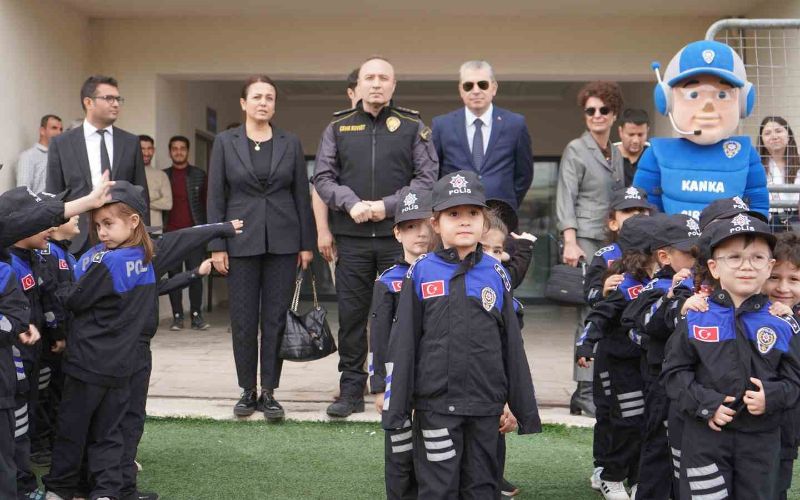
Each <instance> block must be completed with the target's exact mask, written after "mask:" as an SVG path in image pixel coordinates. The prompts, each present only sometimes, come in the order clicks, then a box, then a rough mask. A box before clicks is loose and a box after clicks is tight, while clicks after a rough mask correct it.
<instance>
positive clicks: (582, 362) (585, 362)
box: [578, 356, 592, 368]
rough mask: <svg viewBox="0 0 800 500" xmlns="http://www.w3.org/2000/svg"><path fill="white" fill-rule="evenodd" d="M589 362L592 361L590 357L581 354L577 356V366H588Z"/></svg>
mask: <svg viewBox="0 0 800 500" xmlns="http://www.w3.org/2000/svg"><path fill="white" fill-rule="evenodd" d="M591 362H592V358H586V357H583V356H581V357H580V358H578V366H580V367H581V368H589V363H591Z"/></svg>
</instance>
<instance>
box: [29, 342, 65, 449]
mask: <svg viewBox="0 0 800 500" xmlns="http://www.w3.org/2000/svg"><path fill="white" fill-rule="evenodd" d="M45 348H46V349H49V348H48V347H45ZM63 387H64V373H63V372H62V371H61V355H60V354H59V355H57V356H42V360H41V365H40V368H39V401H38V405H37V411H36V413H35V415H34V416H35V419H36V421H35V423H34V427H35V431H36V434H35V435H31V452H32V453H36V452H40V451H50V450H51V449H52V448H53V438H54V435H55V426H56V422H57V421H58V405H59V403H60V402H61V390H62V389H63Z"/></svg>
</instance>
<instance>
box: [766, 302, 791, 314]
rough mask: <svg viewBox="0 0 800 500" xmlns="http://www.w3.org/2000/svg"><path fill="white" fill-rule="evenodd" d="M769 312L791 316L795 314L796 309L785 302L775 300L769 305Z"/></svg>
mask: <svg viewBox="0 0 800 500" xmlns="http://www.w3.org/2000/svg"><path fill="white" fill-rule="evenodd" d="M769 313H770V314H771V315H773V316H791V315H792V314H794V311H792V308H791V307H789V306H787V305H786V304H784V303H783V302H773V303H772V305H771V306H769Z"/></svg>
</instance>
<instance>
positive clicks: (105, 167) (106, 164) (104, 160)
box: [97, 128, 111, 174]
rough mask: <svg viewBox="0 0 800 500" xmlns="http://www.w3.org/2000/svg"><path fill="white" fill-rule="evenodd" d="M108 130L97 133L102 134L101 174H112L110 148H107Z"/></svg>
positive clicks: (100, 130)
mask: <svg viewBox="0 0 800 500" xmlns="http://www.w3.org/2000/svg"><path fill="white" fill-rule="evenodd" d="M106 132H108V131H107V130H106V129H103V128H101V129H99V130H98V131H97V133H98V134H100V173H101V174H104V173H106V172H109V174H110V173H111V159H110V158H109V157H108V148H107V147H106V135H105V134H106Z"/></svg>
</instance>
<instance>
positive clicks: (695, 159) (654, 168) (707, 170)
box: [633, 40, 769, 218]
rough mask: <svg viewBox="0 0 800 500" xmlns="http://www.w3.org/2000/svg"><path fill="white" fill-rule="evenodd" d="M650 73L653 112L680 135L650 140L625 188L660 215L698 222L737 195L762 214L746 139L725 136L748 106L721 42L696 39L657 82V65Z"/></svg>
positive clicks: (759, 175) (742, 77)
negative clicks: (642, 194) (644, 197)
mask: <svg viewBox="0 0 800 500" xmlns="http://www.w3.org/2000/svg"><path fill="white" fill-rule="evenodd" d="M653 69H654V70H655V71H656V77H657V78H658V83H657V84H656V87H655V91H654V99H655V106H656V109H657V110H658V111H659V112H660V113H661V114H663V115H667V116H668V117H669V119H670V122H671V123H672V127H673V128H674V129H675V131H676V132H677V133H678V134H680V135H681V137H680V138H670V139H665V138H654V139H652V140H651V142H650V147H649V148H648V149H647V150H646V151H645V152H644V154H643V155H642V159H641V160H640V161H639V166H638V168H637V171H636V176H635V177H634V179H633V185H634V186H636V187H640V188H642V189H644V190H645V191H647V194H648V198H649V201H650V202H651V203H653V204H654V205H656V206H657V207H658V208H659V209H661V210H662V211H664V212H666V213H668V214H676V213H682V214H686V215H690V216H692V217H695V218H698V217H699V215H700V211H701V210H702V209H703V208H705V207H706V206H707V205H708V204H709V203H711V202H712V201H714V200H716V199H719V198H729V197H733V196H740V197H742V198H743V199H744V200H745V201H747V202H748V203H749V205H750V208H751V209H752V210H754V211H758V212H761V213H762V214H764V216H767V215H768V210H769V192H768V191H767V177H766V173H765V171H764V167H763V166H762V164H761V160H760V159H759V156H758V153H757V151H756V150H755V148H754V147H753V145H752V143H751V141H750V138H749V137H747V136H734V135H733V134H734V133H735V131H736V129H737V128H738V126H739V120H740V119H743V118H745V117H747V116H748V115H749V114H750V112H751V111H752V110H753V104H754V103H755V89H754V88H753V84H752V83H750V82H748V81H747V74H746V73H745V68H744V63H743V62H742V59H741V58H740V57H739V55H738V54H737V53H736V52H735V51H734V50H733V49H732V48H730V47H729V46H727V45H725V44H723V43H719V42H715V41H707V40H704V41H699V42H693V43H690V44H689V45H687V46H685V47H684V48H683V49H681V50H680V52H678V53H677V54H676V55H675V57H673V58H672V61H670V63H669V65H668V66H667V69H666V70H665V71H664V79H663V80H662V79H661V77H660V75H659V65H658V63H654V64H653Z"/></svg>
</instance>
